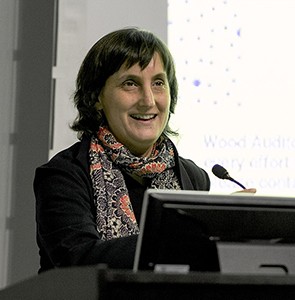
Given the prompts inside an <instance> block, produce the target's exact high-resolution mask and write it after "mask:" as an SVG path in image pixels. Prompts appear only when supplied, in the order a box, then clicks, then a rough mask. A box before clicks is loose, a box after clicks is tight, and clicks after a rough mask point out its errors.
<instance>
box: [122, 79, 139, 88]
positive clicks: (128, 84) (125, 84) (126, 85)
mask: <svg viewBox="0 0 295 300" xmlns="http://www.w3.org/2000/svg"><path fill="white" fill-rule="evenodd" d="M136 86H137V84H136V83H135V82H134V81H132V80H127V81H125V82H123V87H124V88H127V89H130V88H134V87H136Z"/></svg>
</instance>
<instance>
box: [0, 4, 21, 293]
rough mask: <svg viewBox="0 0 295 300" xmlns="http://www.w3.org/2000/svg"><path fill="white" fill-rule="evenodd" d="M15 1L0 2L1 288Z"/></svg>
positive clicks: (4, 276) (5, 241)
mask: <svg viewBox="0 0 295 300" xmlns="http://www.w3.org/2000/svg"><path fill="white" fill-rule="evenodd" d="M16 13H17V10H16V1H13V0H1V1H0V45H1V51H0V62H1V68H0V91H1V96H0V97H1V99H0V107H1V108H0V140H1V143H0V288H1V287H3V286H5V285H6V284H7V268H8V264H7V263H8V240H9V230H8V228H7V221H8V220H9V217H10V203H11V176H12V174H11V173H12V152H13V146H12V144H11V140H10V139H11V138H12V136H11V134H12V133H13V122H14V100H15V99H14V92H15V91H14V89H13V86H14V84H15V62H14V60H13V50H14V49H15V46H16V45H15V41H16V25H17V24H16Z"/></svg>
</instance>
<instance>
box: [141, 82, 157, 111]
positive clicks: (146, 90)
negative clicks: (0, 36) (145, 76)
mask: <svg viewBox="0 0 295 300" xmlns="http://www.w3.org/2000/svg"><path fill="white" fill-rule="evenodd" d="M139 103H140V105H141V106H145V107H152V106H154V105H155V96H154V93H153V90H152V88H151V87H150V86H144V87H143V88H142V93H141V99H140V101H139Z"/></svg>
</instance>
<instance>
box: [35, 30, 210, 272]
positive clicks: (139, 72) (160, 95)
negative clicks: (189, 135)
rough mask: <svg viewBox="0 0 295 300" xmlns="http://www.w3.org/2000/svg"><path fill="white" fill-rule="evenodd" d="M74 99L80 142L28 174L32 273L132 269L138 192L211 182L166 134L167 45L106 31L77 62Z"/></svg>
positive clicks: (171, 83) (170, 98)
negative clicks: (34, 250) (36, 262)
mask: <svg viewBox="0 0 295 300" xmlns="http://www.w3.org/2000/svg"><path fill="white" fill-rule="evenodd" d="M74 100H75V105H76V107H77V109H78V112H79V114H78V117H77V119H76V120H75V122H74V124H73V126H72V128H73V129H74V130H75V131H77V132H78V133H79V139H80V141H79V142H77V143H76V144H74V145H73V146H71V147H70V148H68V149H66V150H64V151H62V152H60V153H58V154H57V155H56V156H55V157H54V158H52V159H51V160H50V161H49V162H48V163H47V164H45V165H43V166H41V167H39V168H37V170H36V175H35V180H34V191H35V196H36V220H37V242H38V246H39V248H40V257H41V260H40V264H41V268H40V272H41V271H45V270H48V269H51V268H54V267H65V266H73V265H89V264H97V263H106V264H107V265H108V266H109V267H110V268H131V267H132V264H133V258H134V252H135V245H136V240H137V234H138V232H139V227H138V220H139V218H140V212H141V205H142V200H143V194H144V192H145V190H146V189H147V188H160V189H185V190H205V191H208V190H209V188H210V181H209V177H208V175H207V173H206V172H205V171H204V170H202V169H201V168H199V167H198V166H196V165H195V164H194V163H193V162H192V161H191V160H187V159H184V158H182V157H180V156H179V155H178V152H177V150H176V148H175V146H174V145H173V143H172V142H171V140H170V139H169V138H168V136H169V135H173V134H176V133H175V132H173V131H172V130H171V129H170V127H169V125H168V121H169V118H170V115H171V114H172V113H174V109H175V105H176V102H177V81H176V76H175V69H174V63H173V59H172V56H171V54H170V52H169V50H168V49H167V46H166V45H165V44H164V43H163V42H162V41H161V40H160V39H159V38H157V37H156V36H155V35H153V34H152V33H150V32H147V31H144V30H140V29H137V28H128V29H122V30H118V31H115V32H112V33H110V34H108V35H106V36H104V37H103V38H101V39H100V40H99V41H98V42H97V43H96V44H95V45H94V46H93V47H92V48H91V49H90V51H89V53H88V54H87V56H86V57H85V59H84V61H83V63H82V66H81V68H80V71H79V74H78V77H77V88H76V92H75V96H74Z"/></svg>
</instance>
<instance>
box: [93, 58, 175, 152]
mask: <svg viewBox="0 0 295 300" xmlns="http://www.w3.org/2000/svg"><path fill="white" fill-rule="evenodd" d="M169 107H170V91H169V84H168V80H167V75H166V72H165V70H164V67H163V63H162V60H161V57H160V56H159V54H158V53H155V54H154V56H153V58H152V59H151V61H150V63H149V64H148V66H147V67H146V68H145V69H143V70H141V68H140V66H139V65H138V64H135V65H133V66H132V67H131V68H129V69H126V67H125V65H124V64H123V65H122V66H121V68H120V69H119V70H118V71H117V72H116V73H114V74H113V75H112V76H110V77H109V78H108V79H107V81H106V83H105V86H104V87H103V89H102V91H101V93H100V95H99V102H98V103H97V108H98V109H102V110H103V111H104V114H105V116H106V119H107V122H108V125H109V128H110V130H111V132H112V133H113V134H114V136H115V137H116V139H117V140H118V141H119V142H121V143H122V144H124V145H125V146H126V147H127V148H128V149H129V150H130V151H131V152H132V153H133V154H135V155H137V156H149V155H150V153H151V150H152V147H153V144H154V143H155V141H156V140H157V139H158V138H159V136H160V135H161V134H162V132H163V130H164V128H165V127H166V124H167V122H168V118H169Z"/></svg>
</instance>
